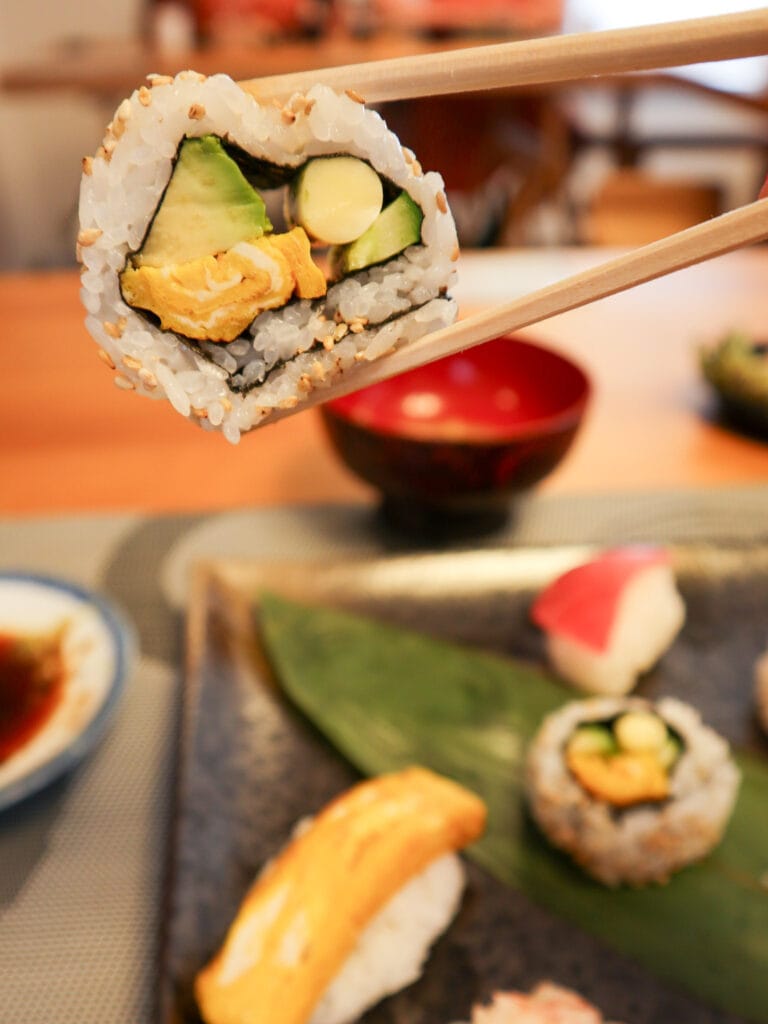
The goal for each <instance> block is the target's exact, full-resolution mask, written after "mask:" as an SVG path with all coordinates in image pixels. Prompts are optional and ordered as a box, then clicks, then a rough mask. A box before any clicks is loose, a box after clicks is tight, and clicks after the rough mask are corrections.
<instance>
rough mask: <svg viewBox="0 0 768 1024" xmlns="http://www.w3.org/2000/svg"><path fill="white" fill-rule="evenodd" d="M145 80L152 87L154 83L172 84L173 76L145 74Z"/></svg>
mask: <svg viewBox="0 0 768 1024" xmlns="http://www.w3.org/2000/svg"><path fill="white" fill-rule="evenodd" d="M147 81H148V82H149V84H150V85H151V86H152V88H153V89H154V88H155V86H156V85H173V78H172V77H171V76H170V75H155V74H152V75H147Z"/></svg>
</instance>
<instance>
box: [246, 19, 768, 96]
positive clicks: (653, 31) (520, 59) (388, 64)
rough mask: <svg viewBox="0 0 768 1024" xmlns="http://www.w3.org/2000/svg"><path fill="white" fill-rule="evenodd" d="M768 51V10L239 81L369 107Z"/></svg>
mask: <svg viewBox="0 0 768 1024" xmlns="http://www.w3.org/2000/svg"><path fill="white" fill-rule="evenodd" d="M766 53H768V8H761V9H760V10H755V11H744V12H741V13H738V14H725V15H718V16H716V17H710V18H693V19H689V20H687V21H676V22H669V23H667V24H662V25H643V26H640V27H637V28H626V29H614V30H610V31H605V32H584V33H579V34H573V35H558V36H549V37H546V38H542V39H530V40H521V41H518V42H512V43H499V44H495V45H490V46H473V47H467V48H465V49H458V50H448V51H445V52H442V53H434V54H427V55H424V54H421V55H418V56H414V57H397V58H393V59H391V60H380V61H369V62H368V63H364V64H348V65H344V66H341V67H335V68H324V69H322V70H317V71H302V72H297V73H295V74H283V75H272V76H269V77H266V78H252V79H248V80H245V81H242V82H240V83H239V84H240V86H241V87H242V88H243V89H245V90H246V92H248V93H250V94H251V95H253V96H254V97H255V98H256V99H258V100H260V101H263V100H272V99H278V100H284V99H287V98H288V97H289V96H291V95H292V94H293V93H295V92H303V91H306V90H307V89H309V88H311V87H312V86H313V85H314V84H316V83H318V82H320V83H323V84H325V85H328V86H331V87H332V88H333V89H336V90H337V91H339V92H341V91H344V90H345V89H352V90H354V91H355V93H357V94H358V95H360V96H362V97H363V98H364V99H365V100H366V102H368V103H379V102H383V101H387V100H402V99H413V98H416V97H418V96H438V95H444V94H447V93H458V92H474V91H479V90H483V89H499V88H509V87H513V86H521V85H544V84H547V83H551V82H574V81H578V80H580V79H584V78H591V77H594V76H596V75H611V74H619V73H622V72H625V71H650V70H652V69H658V68H670V67H676V66H682V65H685V64H698V63H700V62H704V61H715V60H729V59H731V58H734V57H755V56H759V55H762V54H766Z"/></svg>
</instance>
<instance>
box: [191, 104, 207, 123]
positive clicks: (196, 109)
mask: <svg viewBox="0 0 768 1024" xmlns="http://www.w3.org/2000/svg"><path fill="white" fill-rule="evenodd" d="M187 117H188V118H189V119H190V121H202V119H203V118H204V117H205V107H204V106H203V105H202V103H193V104H192V106H191V107H190V108H189V110H188V111H187Z"/></svg>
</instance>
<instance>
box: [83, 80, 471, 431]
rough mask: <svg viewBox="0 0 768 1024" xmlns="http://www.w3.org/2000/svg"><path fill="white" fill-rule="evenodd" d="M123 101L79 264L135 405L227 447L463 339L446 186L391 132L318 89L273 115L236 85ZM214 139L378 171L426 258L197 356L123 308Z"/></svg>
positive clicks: (97, 160) (303, 303) (200, 86)
mask: <svg viewBox="0 0 768 1024" xmlns="http://www.w3.org/2000/svg"><path fill="white" fill-rule="evenodd" d="M151 83H152V84H151V87H147V86H142V87H141V88H140V89H138V90H136V91H135V92H134V93H133V94H132V96H131V97H130V98H128V99H126V100H124V101H123V102H122V103H121V104H120V106H119V108H118V110H117V112H116V113H115V116H114V119H113V121H112V122H111V124H110V126H109V128H108V130H107V134H106V137H105V139H104V142H103V145H102V146H101V147H100V149H99V151H98V153H97V154H96V156H95V157H94V158H90V157H86V159H85V160H84V161H83V178H82V185H81V192H80V204H79V216H80V232H79V235H78V258H79V260H80V262H81V263H82V275H81V297H82V302H83V304H84V306H85V308H86V310H87V318H86V326H87V328H88V331H89V332H90V334H91V335H92V337H93V338H94V339H95V341H96V342H97V344H98V345H99V347H100V349H101V358H102V359H103V360H104V362H105V363H107V365H108V366H110V368H112V369H113V370H115V371H116V376H115V383H116V384H117V385H118V386H119V387H122V388H124V389H127V390H136V391H137V392H138V393H140V394H142V395H145V396H148V397H152V398H165V399H167V400H168V401H169V402H170V403H171V404H172V406H173V407H174V409H175V410H176V411H177V412H178V413H179V414H180V415H182V416H185V417H188V418H191V419H192V420H195V421H197V422H198V423H199V424H200V425H201V426H202V427H203V428H204V429H206V430H220V431H221V432H222V433H223V434H224V436H225V437H226V438H227V440H229V441H230V442H233V443H235V442H237V441H238V439H239V438H240V436H241V434H242V433H244V432H245V431H248V430H250V429H252V428H253V427H255V426H258V425H259V424H261V423H262V422H263V421H264V420H265V419H267V418H268V417H269V416H270V415H271V414H273V413H274V412H275V411H276V410H285V409H292V408H295V407H296V406H297V405H298V404H299V403H300V402H301V401H302V400H304V399H305V398H306V397H307V396H308V395H309V394H310V393H311V392H312V391H314V390H315V389H317V388H323V387H326V386H328V385H329V384H330V383H331V382H332V381H334V380H336V379H338V377H339V375H340V374H346V373H348V372H350V371H351V370H352V369H353V368H354V367H355V365H356V364H357V363H360V362H363V361H369V360H373V359H376V358H378V357H379V356H381V355H383V354H384V353H385V352H387V351H389V350H391V349H392V348H394V347H398V346H402V345H404V344H407V343H408V342H409V341H413V340H415V339H417V338H419V337H421V336H422V335H424V334H427V333H429V332H431V331H434V330H436V329H438V328H440V327H443V326H445V325H447V324H449V323H451V322H452V321H453V320H454V319H455V316H456V304H455V302H454V301H453V300H452V299H451V298H450V297H448V290H449V288H450V287H451V285H452V283H453V281H454V279H455V261H456V259H457V258H458V244H457V238H456V230H455V226H454V222H453V218H452V217H451V215H450V211H449V209H448V207H447V204H446V200H445V193H444V189H443V181H442V178H441V177H440V175H439V174H437V173H435V172H429V173H426V174H425V173H423V172H422V169H421V167H420V166H419V164H418V162H417V160H416V159H415V156H414V154H413V153H411V152H410V151H409V150H407V149H405V148H404V147H402V146H401V145H400V143H399V141H398V139H397V137H396V136H395V135H394V134H393V133H392V132H391V131H389V129H388V128H387V127H386V125H385V123H384V121H383V120H382V118H381V116H380V115H379V114H378V113H377V112H376V111H373V110H370V109H368V108H366V107H365V106H363V105H362V104H361V103H360V101H359V98H358V97H354V98H353V95H346V94H337V93H335V92H334V91H332V90H331V89H328V88H326V87H323V86H320V85H317V86H314V87H313V88H312V89H311V90H309V92H307V93H306V94H297V95H295V96H294V97H292V99H291V100H290V101H288V103H286V104H285V106H283V107H279V106H277V105H275V104H269V105H266V104H265V105H262V104H259V103H257V102H256V101H255V100H254V99H253V97H252V96H250V95H248V94H246V93H245V92H244V91H243V90H242V89H240V87H239V86H238V85H237V84H236V83H235V82H234V81H232V80H231V79H230V78H228V77H227V76H225V75H215V76H212V77H209V78H205V76H203V75H199V74H197V73H195V72H192V71H186V72H182V73H180V74H179V75H177V76H176V77H175V78H173V79H171V78H167V77H160V76H154V77H153V78H151ZM207 134H214V135H217V136H219V137H222V138H226V139H227V141H228V142H231V143H232V144H233V145H235V146H237V147H239V148H240V149H242V150H243V151H244V152H245V153H247V154H249V155H250V156H253V157H255V158H258V159H260V160H264V161H267V162H269V163H271V164H274V165H276V166H280V167H296V168H298V167H300V166H301V165H302V164H304V163H305V162H306V161H307V159H308V158H310V157H314V156H324V155H325V156H327V155H335V154H339V153H345V154H349V155H351V156H356V157H358V158H361V159H364V160H365V161H367V162H368V163H369V164H370V165H371V166H372V167H373V168H374V170H376V171H377V172H378V174H379V175H380V176H381V177H382V178H384V179H386V180H388V181H390V182H392V183H393V184H394V185H395V186H397V187H398V188H400V189H403V190H405V191H407V193H408V194H409V195H410V197H411V198H412V199H413V200H414V202H415V203H417V204H418V206H419V207H420V208H421V210H422V212H423V221H422V225H421V244H417V245H412V246H410V247H409V248H407V249H406V250H405V251H404V252H402V253H400V254H399V255H397V256H396V257H394V258H392V259H390V260H389V261H388V262H385V263H382V264H377V265H374V266H371V267H369V268H367V269H365V270H362V271H358V272H356V273H354V274H351V275H349V276H348V277H346V278H344V279H342V280H340V281H339V282H337V283H334V284H329V287H328V291H327V294H326V295H325V296H324V297H323V298H322V299H320V300H310V299H300V300H294V301H291V302H289V303H288V304H287V305H286V306H284V307H283V308H281V309H276V310H267V311H265V312H262V313H261V314H259V315H258V316H257V317H256V318H255V320H254V321H253V323H252V324H251V326H250V328H249V330H248V331H247V332H246V333H245V334H244V335H243V336H241V337H239V338H238V339H237V340H236V341H233V342H230V343H228V344H217V343H211V342H200V343H199V344H189V343H188V342H187V341H185V340H184V339H180V338H179V337H178V336H177V335H175V334H174V333H172V332H171V331H164V330H161V329H160V327H159V326H156V325H155V323H153V322H152V321H151V320H150V319H148V318H147V317H145V316H142V315H141V314H140V313H138V312H136V311H135V310H133V309H132V308H131V307H130V306H129V305H128V304H127V303H126V302H125V301H124V300H123V298H122V295H121V290H120V280H119V275H120V273H121V271H122V269H123V268H124V266H125V264H126V260H127V259H128V257H129V256H130V255H131V254H132V253H135V252H136V251H137V250H138V249H139V247H140V246H141V245H142V242H143V239H144V238H145V235H146V233H147V230H148V227H149V226H150V224H151V223H152V219H153V217H154V214H155V211H156V209H157V207H158V204H159V203H160V201H161V199H162V197H163V194H164V190H165V188H166V186H167V184H168V181H169V179H170V176H171V173H172V170H173V166H174V159H175V156H176V153H177V150H178V147H179V145H180V143H181V142H182V140H183V139H184V138H185V137H196V136H203V135H207Z"/></svg>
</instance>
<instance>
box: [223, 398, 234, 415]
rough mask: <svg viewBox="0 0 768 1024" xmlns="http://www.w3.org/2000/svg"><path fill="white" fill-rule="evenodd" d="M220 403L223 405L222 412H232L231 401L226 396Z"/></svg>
mask: <svg viewBox="0 0 768 1024" xmlns="http://www.w3.org/2000/svg"><path fill="white" fill-rule="evenodd" d="M221 404H222V406H223V407H224V412H232V403H231V402H230V400H229V399H228V398H222V400H221Z"/></svg>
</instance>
